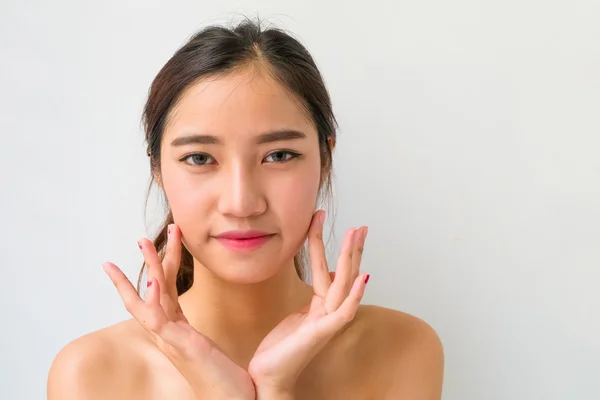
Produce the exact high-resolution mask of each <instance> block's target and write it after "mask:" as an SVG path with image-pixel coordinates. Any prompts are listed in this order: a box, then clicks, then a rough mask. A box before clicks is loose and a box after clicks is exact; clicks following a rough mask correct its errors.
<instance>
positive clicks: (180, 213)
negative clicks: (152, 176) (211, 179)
mask: <svg viewBox="0 0 600 400" xmlns="http://www.w3.org/2000/svg"><path fill="white" fill-rule="evenodd" d="M163 176H164V185H163V190H164V192H165V195H166V198H167V200H168V204H169V206H170V208H171V212H172V213H173V218H174V220H175V221H177V224H178V225H179V227H180V228H181V230H182V232H184V234H186V236H190V235H191V236H196V234H198V233H199V231H200V228H201V226H200V224H198V223H197V221H202V220H206V209H207V204H206V203H207V201H208V199H207V196H206V192H205V190H203V187H202V185H198V184H197V182H194V181H193V180H191V179H190V176H189V174H185V173H182V171H177V169H176V168H173V169H169V168H165V172H164V175H163Z"/></svg>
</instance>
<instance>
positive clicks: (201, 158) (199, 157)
mask: <svg viewBox="0 0 600 400" xmlns="http://www.w3.org/2000/svg"><path fill="white" fill-rule="evenodd" d="M188 160H192V162H191V163H190V162H187V161H188ZM208 160H213V162H212V163H209V162H208ZM179 161H182V162H184V163H186V164H188V165H197V166H201V165H207V164H213V163H214V158H212V156H209V155H208V154H204V153H194V154H189V155H187V156H185V157H183V158H182V159H181V160H179Z"/></svg>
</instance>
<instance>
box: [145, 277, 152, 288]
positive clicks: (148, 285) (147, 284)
mask: <svg viewBox="0 0 600 400" xmlns="http://www.w3.org/2000/svg"><path fill="white" fill-rule="evenodd" d="M150 286H152V279H150V280H149V281H148V283H146V287H150Z"/></svg>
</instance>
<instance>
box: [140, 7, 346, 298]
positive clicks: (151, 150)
mask: <svg viewBox="0 0 600 400" xmlns="http://www.w3.org/2000/svg"><path fill="white" fill-rule="evenodd" d="M253 64H254V65H257V66H261V67H264V68H265V69H266V70H267V71H268V72H269V73H270V74H271V76H272V77H273V78H274V79H276V80H277V81H278V82H279V83H280V84H282V86H283V87H285V88H286V89H287V90H288V91H289V92H290V93H291V94H292V95H294V97H295V98H296V99H297V100H298V101H299V102H300V104H301V105H302V107H303V110H302V111H303V112H306V113H307V116H309V117H310V120H311V121H312V122H313V124H314V126H315V128H316V130H317V133H318V136H319V138H318V139H319V147H320V155H321V182H320V192H321V194H323V193H324V192H326V193H327V194H329V195H331V173H332V153H331V148H330V146H329V145H328V139H332V140H333V142H334V143H335V139H336V129H337V121H336V119H335V116H334V114H333V110H332V106H331V100H330V97H329V93H328V92H327V89H326V87H325V83H324V81H323V77H322V76H321V73H320V72H319V70H318V68H317V66H316V65H315V62H314V61H313V59H312V57H311V55H310V53H309V52H308V51H307V50H306V48H305V47H304V46H303V45H302V44H301V43H300V42H299V41H298V40H297V39H295V38H293V37H292V36H291V35H289V34H287V33H285V32H283V31H282V30H281V29H278V28H272V27H271V28H267V29H263V27H262V26H261V23H260V21H257V22H255V21H251V20H247V19H246V20H244V21H242V22H241V23H239V24H238V25H236V26H234V27H233V28H226V27H223V26H214V25H213V26H209V27H206V28H204V29H202V30H201V31H199V32H197V33H196V34H194V35H193V36H192V37H191V38H190V39H189V40H188V41H187V43H185V44H184V45H183V47H181V48H180V49H179V50H178V51H177V52H175V54H174V55H173V56H172V57H171V59H169V61H167V63H166V64H165V65H164V66H163V68H162V69H161V70H160V71H159V73H158V75H157V76H156V77H155V78H154V81H153V82H152V85H151V87H150V91H149V94H148V99H147V101H146V105H145V107H144V112H143V118H142V123H143V126H144V131H145V136H146V142H147V154H148V156H149V157H150V167H151V170H152V172H153V174H152V179H151V181H150V185H149V187H148V195H147V197H146V204H147V201H148V197H149V195H150V191H151V189H152V184H153V182H154V176H155V175H156V176H160V146H161V141H162V137H163V132H164V129H165V125H166V124H167V122H168V120H169V117H170V113H171V111H172V110H173V107H174V106H175V105H176V103H177V102H178V101H179V99H180V98H181V96H182V94H183V93H184V91H185V90H186V89H187V88H188V87H190V86H191V85H192V84H194V83H196V82H197V81H198V80H200V79H202V78H206V77H209V76H216V75H225V74H228V73H231V72H234V71H237V70H241V69H243V68H245V67H248V66H252V65H253ZM163 194H164V192H163ZM165 198H166V197H165ZM165 211H166V217H165V219H164V221H163V223H162V226H161V227H160V228H159V230H158V233H157V235H156V238H155V239H154V246H155V247H156V250H157V251H158V254H159V256H160V257H161V259H162V257H164V252H165V245H166V240H167V229H168V225H169V224H171V223H173V214H172V212H171V210H170V207H169V205H168V201H166V202H165ZM305 253H306V252H305V249H304V248H303V249H301V251H300V252H299V253H298V254H296V255H295V256H294V265H295V267H296V271H297V273H298V275H299V276H300V278H301V279H305V271H304V265H305V262H306V254H305ZM144 269H145V265H143V266H142V270H141V271H140V274H139V278H138V285H137V287H138V292H139V290H140V282H141V280H142V276H143V273H144ZM192 282H193V257H192V255H191V254H190V252H189V251H188V250H187V249H186V248H185V246H184V245H183V244H182V257H181V265H180V268H179V272H178V275H177V292H178V294H182V293H184V292H185V291H187V290H188V289H189V288H190V287H191V285H192Z"/></svg>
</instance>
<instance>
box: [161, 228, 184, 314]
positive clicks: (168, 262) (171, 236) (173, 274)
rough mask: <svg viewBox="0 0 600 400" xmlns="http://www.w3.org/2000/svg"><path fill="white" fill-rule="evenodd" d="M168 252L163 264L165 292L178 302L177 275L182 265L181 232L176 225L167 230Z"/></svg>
mask: <svg viewBox="0 0 600 400" xmlns="http://www.w3.org/2000/svg"><path fill="white" fill-rule="evenodd" d="M167 238H168V239H167V250H166V253H165V257H164V259H163V262H162V266H163V270H164V274H165V290H166V291H167V293H169V296H171V299H173V301H174V302H177V299H178V295H177V273H178V272H179V266H180V265H181V230H180V229H179V226H177V225H176V224H171V225H169V227H168V228H167Z"/></svg>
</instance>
